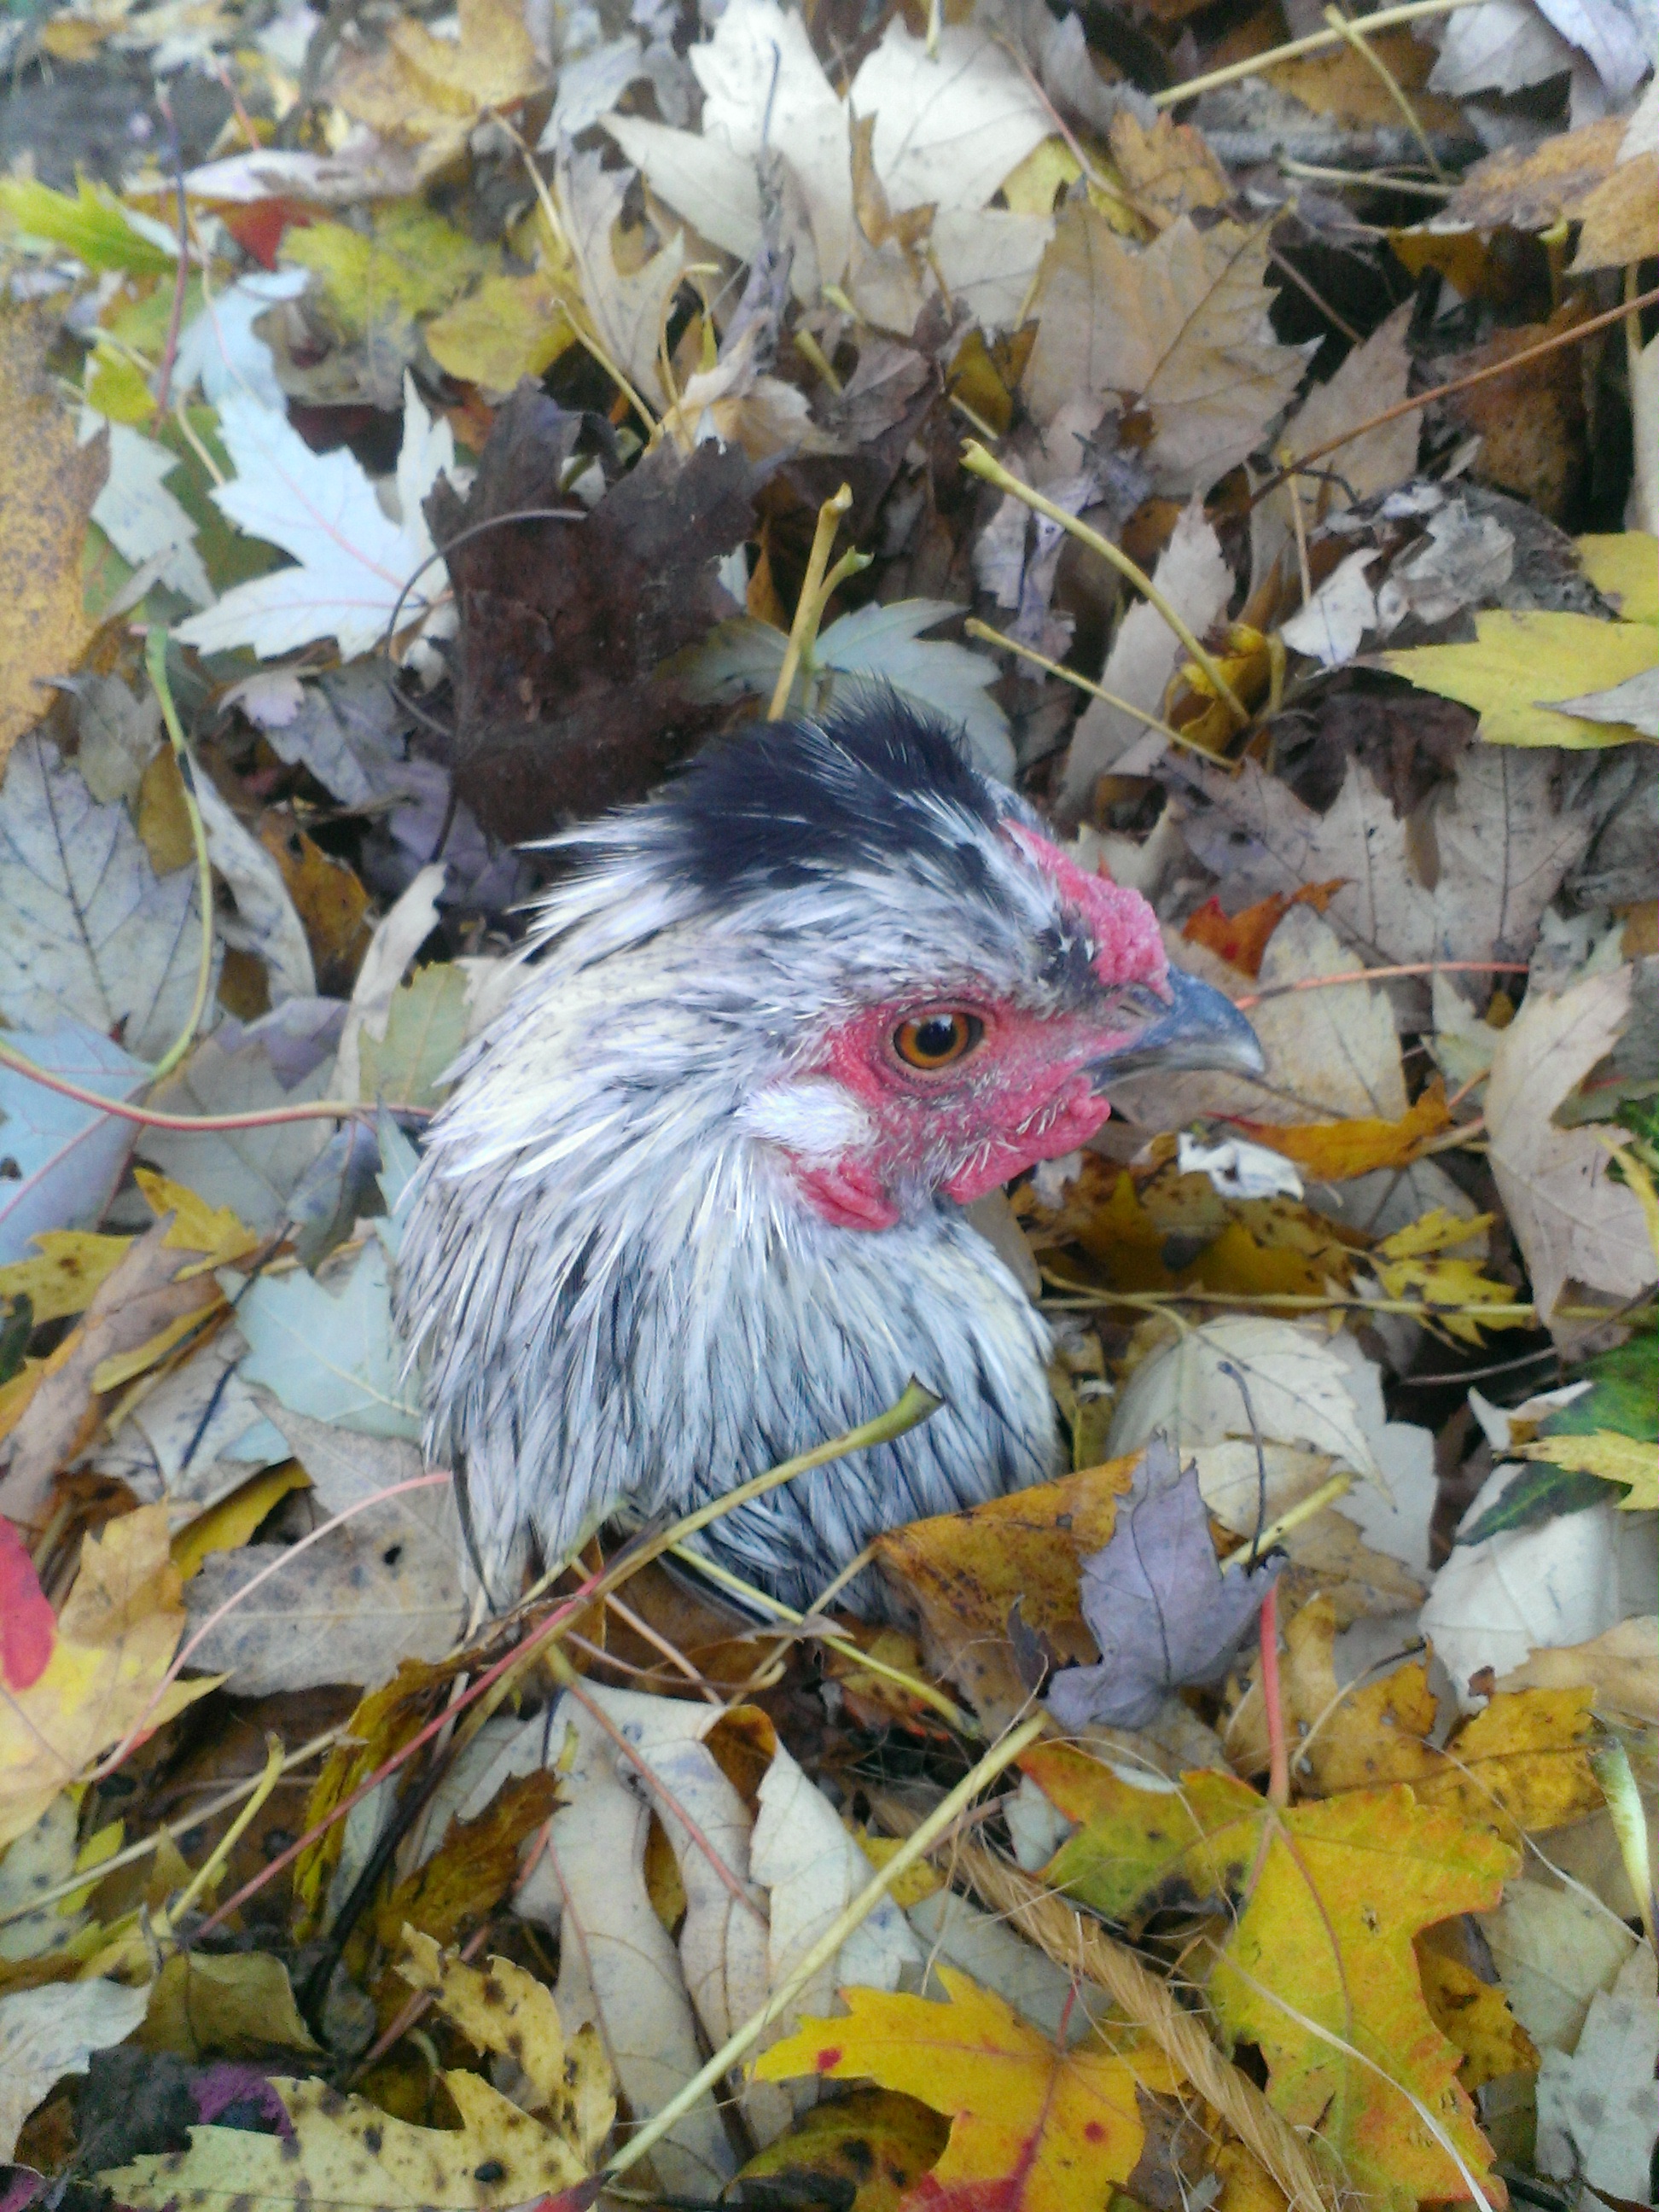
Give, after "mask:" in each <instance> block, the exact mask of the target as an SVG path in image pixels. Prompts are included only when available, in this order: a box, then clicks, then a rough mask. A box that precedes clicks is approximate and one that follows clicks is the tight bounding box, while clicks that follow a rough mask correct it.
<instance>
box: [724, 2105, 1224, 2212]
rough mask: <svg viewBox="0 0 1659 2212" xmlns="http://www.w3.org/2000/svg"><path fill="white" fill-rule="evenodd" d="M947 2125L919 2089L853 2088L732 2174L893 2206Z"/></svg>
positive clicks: (931, 2160)
mask: <svg viewBox="0 0 1659 2212" xmlns="http://www.w3.org/2000/svg"><path fill="white" fill-rule="evenodd" d="M950 2132H951V2130H950V2123H949V2122H948V2121H947V2120H945V2119H943V2118H941V2117H940V2115H939V2113H938V2112H933V2111H932V2110H931V2109H930V2107H929V2106H927V2105H924V2104H923V2103H922V2102H921V2099H920V2098H918V2097H902V2096H901V2095H900V2094H899V2093H898V2092H897V2091H896V2089H852V2090H849V2091H848V2093H846V2095H844V2096H842V2097H837V2098H836V2101H835V2103H834V2104H833V2105H815V2106H812V2107H811V2110H810V2111H808V2112H804V2113H803V2114H802V2115H801V2117H800V2118H799V2120H797V2121H796V2123H795V2124H794V2126H793V2128H791V2129H790V2130H789V2131H788V2133H787V2135H781V2136H779V2137H778V2138H777V2140H776V2141H775V2142H769V2143H768V2144H767V2146H766V2148H765V2149H764V2150H760V2151H757V2152H756V2154H755V2155H754V2157H753V2158H751V2159H750V2161H749V2163H748V2165H747V2166H744V2169H743V2171H742V2172H741V2173H740V2174H739V2175H738V2183H739V2184H741V2183H747V2182H751V2181H752V2182H762V2183H766V2184H769V2189H768V2191H767V2192H766V2194H767V2195H768V2196H769V2195H770V2194H771V2192H772V2191H776V2193H777V2201H778V2202H779V2203H792V2204H833V2203H836V2202H838V2201H839V2200H840V2199H842V2197H845V2195H846V2192H847V2191H848V2189H851V2190H852V2191H854V2196H853V2203H852V2212H899V2204H900V2202H901V2200H902V2198H903V2197H905V2195H906V2192H907V2191H908V2190H909V2189H910V2187H911V2186H912V2185H913V2184H914V2183H915V2182H917V2181H919V2180H921V2178H922V2176H923V2175H924V2174H926V2173H927V2172H929V2171H930V2170H931V2169H932V2167H933V2166H934V2165H935V2164H936V2163H937V2161H938V2159H939V2153H940V2152H941V2151H942V2150H943V2149H944V2148H945V2142H946V2141H947V2139H948V2138H949V2136H950ZM749 2193H750V2192H749V2191H746V2190H743V2189H740V2188H739V2187H738V2186H736V2185H734V2186H733V2188H732V2197H734V2198H739V2199H740V2198H741V2197H744V2196H746V2195H748V2194H749ZM753 2194H754V2196H756V2197H761V2196H762V2191H760V2190H758V2189H757V2190H756V2191H753ZM1234 2212H1238V2208H1237V2207H1235V2208H1234ZM1264 2212H1265V2208H1264Z"/></svg>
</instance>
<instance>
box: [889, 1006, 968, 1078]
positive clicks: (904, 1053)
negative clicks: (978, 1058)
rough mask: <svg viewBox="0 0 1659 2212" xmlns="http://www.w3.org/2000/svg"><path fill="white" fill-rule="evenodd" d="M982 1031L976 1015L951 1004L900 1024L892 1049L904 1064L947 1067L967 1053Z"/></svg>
mask: <svg viewBox="0 0 1659 2212" xmlns="http://www.w3.org/2000/svg"><path fill="white" fill-rule="evenodd" d="M984 1034H985V1024H984V1023H983V1022H982V1021H981V1020H980V1018H979V1017H978V1015H977V1014H964V1013H962V1012H958V1011H957V1009H956V1008H955V1007H951V1008H949V1009H946V1010H942V1011H941V1012H939V1013H936V1014H919V1015H918V1016H917V1017H916V1018H915V1021H912V1022H904V1023H902V1024H901V1025H900V1026H899V1027H898V1028H897V1029H896V1030H894V1032H893V1049H894V1051H895V1052H896V1053H897V1054H898V1056H899V1058H900V1059H901V1060H902V1061H903V1062H904V1063H905V1065H906V1066H908V1067H921V1068H929V1069H931V1068H935V1067H948V1066H950V1065H951V1061H952V1060H961V1059H962V1058H963V1056H964V1054H968V1053H970V1052H971V1051H972V1050H973V1048H974V1047H975V1045H976V1044H977V1043H978V1042H979V1041H980V1039H981V1037H982V1036H984Z"/></svg>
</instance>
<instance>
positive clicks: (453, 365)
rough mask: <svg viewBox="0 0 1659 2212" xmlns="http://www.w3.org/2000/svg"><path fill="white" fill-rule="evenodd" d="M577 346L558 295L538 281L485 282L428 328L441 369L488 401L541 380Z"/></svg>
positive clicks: (509, 278)
mask: <svg viewBox="0 0 1659 2212" xmlns="http://www.w3.org/2000/svg"><path fill="white" fill-rule="evenodd" d="M575 341H576V330H575V325H574V324H573V323H572V321H571V319H570V318H569V316H568V314H567V313H566V312H565V310H564V307H563V305H562V302H561V301H560V299H559V295H558V294H557V292H556V290H555V289H553V287H552V286H551V285H550V283H548V282H547V281H546V279H545V278H544V277H543V276H539V275H536V276H486V277H485V278H484V280H483V283H482V284H480V285H479V286H478V288H477V290H476V291H475V292H472V293H470V294H469V295H468V296H467V297H466V298H465V300H460V301H457V302H456V304H455V305H454V306H453V307H447V308H446V309H445V310H444V312H443V313H442V314H441V315H438V316H436V317H435V318H434V319H433V320H432V321H431V322H429V323H428V325H427V326H426V343H427V348H428V351H429V352H430V354H431V356H432V358H433V359H434V361H435V362H437V364H438V366H439V368H441V369H443V370H444V371H445V372H446V373H447V374H449V375H450V376H453V377H457V378H459V380H460V381H461V382H462V383H463V384H476V385H477V386H478V387H479V389H480V390H481V391H482V392H483V394H484V397H485V398H487V399H495V398H502V397H503V396H504V395H505V394H507V392H511V391H512V389H513V386H514V385H516V384H517V382H518V381H519V379H520V377H521V376H532V377H539V376H540V375H542V374H544V371H545V370H547V369H548V368H551V366H552V365H553V363H554V362H556V360H557V359H558V358H559V356H560V355H561V354H562V353H563V352H564V350H565V349H566V348H567V347H568V346H571V345H574V343H575Z"/></svg>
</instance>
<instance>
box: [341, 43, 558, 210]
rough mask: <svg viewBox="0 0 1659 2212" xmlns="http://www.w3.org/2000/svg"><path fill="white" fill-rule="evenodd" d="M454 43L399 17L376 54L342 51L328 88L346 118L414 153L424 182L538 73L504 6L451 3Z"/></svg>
mask: <svg viewBox="0 0 1659 2212" xmlns="http://www.w3.org/2000/svg"><path fill="white" fill-rule="evenodd" d="M457 13H458V15H459V22H460V36H459V39H458V40H447V39H438V38H435V37H434V36H433V35H432V33H431V32H430V31H428V29H427V27H426V26H425V25H424V24H423V23H421V22H418V21H416V20H415V19H414V18H413V17H411V16H407V15H404V16H399V17H398V18H396V19H394V21H392V24H391V26H390V27H389V28H388V29H387V32H386V44H385V46H384V47H383V48H382V49H381V50H380V52H377V53H373V54H369V53H365V52H363V51H362V49H361V48H357V49H355V50H348V51H347V52H345V54H344V55H343V58H342V60H341V62H340V64H339V65H338V67H337V70H336V71H335V74H334V77H333V81H332V82H331V84H330V86H329V88H328V90H329V94H330V95H331V98H332V99H333V100H335V101H336V102H337V105H338V106H341V107H343V109H344V110H345V112H346V113H347V114H348V115H352V116H356V118H357V119H358V121H359V122H361V123H367V124H368V126H369V128H370V129H371V130H372V131H374V132H376V134H377V135H378V136H379V137H381V138H383V139H385V140H386V141H388V142H389V143H392V144H393V145H412V146H415V147H416V148H417V149H418V153H417V155H416V163H417V167H416V175H417V179H418V181H419V182H421V183H422V184H424V183H426V182H427V181H428V179H431V178H433V177H435V176H436V175H438V174H439V173H440V172H441V171H442V170H444V169H446V168H448V167H451V165H452V164H453V163H454V162H455V161H458V160H459V158H460V156H461V155H462V154H464V153H465V149H466V142H467V139H468V137H469V136H470V135H471V131H472V129H473V126H474V125H476V124H477V121H478V119H479V118H480V116H482V115H483V113H484V112H485V111H486V110H487V109H490V108H503V107H514V106H518V105H519V104H520V103H521V102H522V101H524V100H527V99H528V98H529V97H530V95H531V94H532V93H534V92H536V91H538V89H539V88H541V87H542V86H543V85H544V83H545V82H546V72H545V70H544V69H543V67H542V65H541V63H540V61H539V60H538V58H537V53H536V49H535V46H534V44H533V42H532V39H531V36H530V33H529V32H528V31H527V30H526V27H525V19H524V10H523V9H522V8H516V7H514V6H513V4H512V0H459V8H458V9H457Z"/></svg>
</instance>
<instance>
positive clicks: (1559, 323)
mask: <svg viewBox="0 0 1659 2212" xmlns="http://www.w3.org/2000/svg"><path fill="white" fill-rule="evenodd" d="M1590 312H1591V310H1590V307H1589V302H1588V301H1586V300H1585V299H1584V298H1583V297H1575V298H1573V299H1571V300H1565V301H1562V303H1561V305H1560V306H1559V307H1558V308H1557V309H1556V310H1555V313H1553V315H1552V316H1551V317H1550V319H1549V320H1548V322H1547V323H1522V324H1520V325H1518V326H1517V327H1516V328H1515V329H1513V330H1507V331H1497V332H1495V333H1494V335H1493V336H1492V337H1490V338H1489V339H1488V340H1487V341H1486V344H1485V345H1482V346H1476V347H1475V348H1474V350H1473V351H1472V352H1469V353H1461V354H1452V355H1450V356H1449V357H1448V358H1447V359H1445V360H1444V361H1443V362H1439V363H1437V369H1438V372H1439V373H1440V374H1443V376H1445V377H1447V378H1451V377H1455V376H1463V375H1467V374H1468V372H1469V371H1470V370H1471V369H1475V368H1490V367H1491V366H1492V364H1493V363H1494V362H1501V361H1507V360H1508V358H1509V356H1510V355H1511V354H1516V353H1521V352H1523V351H1524V350H1525V349H1526V348H1527V347H1528V346H1534V345H1537V344H1539V343H1541V341H1542V340H1543V339H1545V338H1548V337H1558V336H1559V334H1560V333H1562V332H1563V331H1570V330H1571V329H1572V328H1574V326H1575V325H1577V324H1579V323H1582V322H1584V321H1586V320H1588V319H1589V314H1590ZM1579 352H1580V349H1579V348H1578V347H1577V346H1572V345H1563V346H1559V347H1558V348H1557V349H1556V350H1555V351H1554V352H1553V353H1548V354H1545V355H1544V356H1542V357H1541V359H1540V360H1537V361H1530V362H1527V363H1526V365H1525V366H1524V367H1523V368H1517V369H1516V370H1515V371H1513V373H1512V374H1510V375H1508V376H1493V377H1489V378H1488V379H1487V380H1486V383H1484V384H1476V385H1474V386H1471V387H1470V388H1469V389H1468V391H1465V392H1458V393H1456V394H1455V396H1454V397H1453V398H1449V399H1448V400H1446V401H1445V402H1443V404H1444V406H1445V409H1446V411H1447V413H1448V414H1449V416H1451V418H1452V420H1453V421H1454V422H1456V423H1457V424H1459V425H1460V427H1461V428H1463V429H1466V430H1474V431H1479V432H1480V436H1481V438H1482V439H1483V440H1484V441H1485V442H1484V443H1483V444H1482V446H1481V448H1480V453H1479V455H1478V456H1477V457H1476V459H1475V461H1474V465H1473V467H1472V468H1471V470H1470V474H1471V475H1472V476H1473V477H1474V478H1475V479H1476V481H1477V482H1478V483H1489V484H1495V485H1496V486H1497V487H1498V489H1499V490H1500V491H1507V492H1511V493H1513V494H1514V495H1515V497H1516V498H1517V499H1524V500H1526V501H1528V502H1529V504H1531V505H1532V506H1534V507H1536V508H1537V509H1538V510H1539V512H1540V513H1541V514H1545V515H1547V516H1548V517H1549V519H1550V520H1551V521H1553V522H1559V520H1561V518H1562V516H1563V515H1564V514H1565V513H1566V512H1567V509H1568V507H1570V506H1571V502H1572V499H1573V495H1574V494H1575V493H1576V491H1577V489H1578V487H1579V484H1580V483H1581V482H1582V480H1583V474H1584V471H1585V469H1586V468H1587V467H1588V465H1589V446H1588V444H1587V442H1586V440H1587V432H1586V418H1585V413H1584V386H1583V366H1582V364H1581V362H1580V360H1579Z"/></svg>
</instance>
